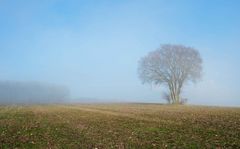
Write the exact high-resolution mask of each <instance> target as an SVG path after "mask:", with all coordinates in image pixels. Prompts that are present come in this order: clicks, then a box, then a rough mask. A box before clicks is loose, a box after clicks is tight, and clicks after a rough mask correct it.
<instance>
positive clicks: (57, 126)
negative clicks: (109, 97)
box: [0, 104, 240, 149]
mask: <svg viewBox="0 0 240 149" xmlns="http://www.w3.org/2000/svg"><path fill="white" fill-rule="evenodd" d="M174 147H175V148H240V108H217V107H202V106H167V105H157V104H98V105H97V104H96V105H94V104H92V105H91V104H89V105H87V104H84V105H80V104H79V105H33V106H0V148H98V149H101V148H174Z"/></svg>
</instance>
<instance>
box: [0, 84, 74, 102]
mask: <svg viewBox="0 0 240 149" xmlns="http://www.w3.org/2000/svg"><path fill="white" fill-rule="evenodd" d="M69 94H70V93H69V90H68V89H67V88H66V87H62V86H57V85H48V84H43V83H38V82H13V81H2V82H0V104H1V103H4V104H18V103H23V104H31V103H59V102H64V101H66V100H67V99H68V98H69Z"/></svg>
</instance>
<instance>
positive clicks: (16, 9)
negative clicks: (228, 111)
mask: <svg viewBox="0 0 240 149" xmlns="http://www.w3.org/2000/svg"><path fill="white" fill-rule="evenodd" d="M216 3H217V4H216ZM238 3H239V2H238V1H234V2H233V1H231V2H230V1H220V2H219V1H218V2H217V1H198V2H196V1H184V2H182V1H149V2H146V1H121V2H112V1H74V0H73V1H72V0H70V1H56V0H50V1H47V0H43V1H30V0H27V1H24V2H22V1H13V2H12V1H11V2H10V1H7V0H2V1H0V32H1V34H0V52H1V54H0V59H1V61H0V81H1V82H0V83H1V89H0V93H1V94H0V101H1V102H4V103H5V102H11V103H14V102H16V103H18V102H20V101H24V102H26V103H28V102H42V101H43V102H47V101H51V102H53V101H54V102H56V101H62V100H63V99H64V100H66V101H71V102H87V101H90V102H94V101H95V102H145V103H148V102H150V103H166V101H165V99H163V95H164V92H166V87H165V86H161V85H156V86H155V85H143V84H142V82H141V80H140V79H139V75H138V65H139V61H140V59H141V58H142V57H144V56H146V55H147V54H148V53H149V52H151V51H154V50H156V49H158V48H159V47H160V45H162V44H177V45H178V44H181V45H184V46H187V47H193V48H195V49H196V50H197V51H198V52H199V53H200V55H201V58H202V68H203V71H202V77H201V80H200V81H198V82H197V83H196V84H194V83H191V82H190V83H186V84H184V85H183V88H182V97H183V98H187V99H188V102H187V103H188V104H197V105H198V104H201V105H218V106H239V105H240V100H239V99H240V93H239V89H240V79H239V76H240V70H239V68H238V67H239V66H238V64H239V63H240V61H239V60H240V53H239V49H240V44H239V38H240V37H239V35H240V32H239V31H240V30H239V26H240V21H239V19H238V18H239V8H238V7H239V5H238ZM203 10H204V11H203ZM223 18H224V19H223ZM29 82H30V83H29ZM31 82H39V83H31ZM49 84H50V86H49ZM51 84H52V85H56V86H55V87H51ZM58 86H60V87H58ZM61 86H64V88H67V89H63V88H62V87H61ZM50 92H51V93H50ZM68 92H69V93H68ZM27 94H28V95H27ZM67 94H68V95H67ZM65 96H66V97H65ZM56 98H59V99H56Z"/></svg>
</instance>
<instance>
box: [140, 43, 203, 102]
mask: <svg viewBox="0 0 240 149" xmlns="http://www.w3.org/2000/svg"><path fill="white" fill-rule="evenodd" d="M201 71H202V59H201V56H200V54H199V52H198V51H197V50H196V49H194V48H191V47H186V46H183V45H171V44H165V45H162V46H161V47H160V48H159V49H157V50H155V51H153V52H150V53H149V54H148V55H147V56H145V57H143V58H142V59H141V60H140V62H139V68H138V72H139V77H140V79H141V80H142V82H143V83H150V84H155V85H162V84H163V85H166V86H167V87H168V90H169V92H168V93H166V94H165V95H164V97H165V99H166V100H167V101H168V103H171V104H181V103H184V102H186V99H184V98H181V97H180V94H181V91H182V87H183V85H184V84H185V83H187V82H196V81H197V80H199V79H200V77H201Z"/></svg>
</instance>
